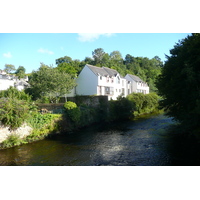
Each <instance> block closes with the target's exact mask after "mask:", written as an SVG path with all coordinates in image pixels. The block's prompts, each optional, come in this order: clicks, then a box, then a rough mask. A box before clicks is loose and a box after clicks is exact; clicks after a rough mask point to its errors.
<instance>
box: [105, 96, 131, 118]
mask: <svg viewBox="0 0 200 200" xmlns="http://www.w3.org/2000/svg"><path fill="white" fill-rule="evenodd" d="M109 108H110V109H109V110H110V114H109V116H110V117H109V118H110V120H123V119H128V118H130V117H131V115H132V112H133V109H134V103H133V102H131V101H130V100H128V99H127V98H124V97H121V96H120V97H118V99H117V100H116V101H114V100H111V101H110V102H109Z"/></svg>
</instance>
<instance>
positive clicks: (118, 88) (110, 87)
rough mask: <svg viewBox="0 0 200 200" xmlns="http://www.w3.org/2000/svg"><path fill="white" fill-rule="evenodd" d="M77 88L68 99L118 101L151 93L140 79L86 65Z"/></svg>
mask: <svg viewBox="0 0 200 200" xmlns="http://www.w3.org/2000/svg"><path fill="white" fill-rule="evenodd" d="M76 83H77V86H76V87H75V88H74V89H73V90H72V91H71V93H69V94H68V95H67V96H68V97H73V96H75V95H103V96H108V100H111V99H113V100H116V99H117V97H118V96H120V95H122V96H124V97H126V96H127V95H128V94H130V93H132V92H135V93H138V92H140V93H144V94H148V93H149V87H148V85H147V83H145V82H144V81H142V80H141V79H140V78H139V77H137V76H135V75H131V74H127V75H126V76H125V77H122V76H121V75H120V74H119V72H118V71H116V70H114V69H110V68H107V67H96V66H93V65H88V64H87V65H85V67H84V68H83V69H82V71H81V72H80V74H79V75H78V77H77V79H76Z"/></svg>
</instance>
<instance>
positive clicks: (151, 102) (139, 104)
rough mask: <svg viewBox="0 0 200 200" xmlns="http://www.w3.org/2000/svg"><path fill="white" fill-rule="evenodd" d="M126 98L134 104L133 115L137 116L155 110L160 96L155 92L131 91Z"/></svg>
mask: <svg viewBox="0 0 200 200" xmlns="http://www.w3.org/2000/svg"><path fill="white" fill-rule="evenodd" d="M127 99H128V100H129V101H130V102H132V103H133V104H134V109H133V115H134V116H137V115H140V114H144V113H151V112H154V111H155V110H157V109H158V106H159V104H158V102H159V99H160V97H159V96H158V95H157V94H155V93H150V94H142V93H132V94H129V95H128V96H127Z"/></svg>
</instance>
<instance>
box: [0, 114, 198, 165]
mask: <svg viewBox="0 0 200 200" xmlns="http://www.w3.org/2000/svg"><path fill="white" fill-rule="evenodd" d="M173 124H174V122H173V120H172V118H167V117H165V116H164V115H149V116H146V117H143V118H140V119H138V120H134V121H129V122H121V123H115V124H111V125H106V126H105V125H104V126H102V125H100V124H99V125H95V126H92V127H89V128H86V129H84V130H80V131H77V132H74V133H71V134H67V133H65V134H61V135H54V136H51V138H47V139H45V140H41V141H38V142H34V143H31V144H26V145H22V146H18V147H14V148H10V149H5V150H1V151H0V165H5V166H7V165H19V166H24V165H25V166H27V165H31V166H43V165H44V166H63V165H66V166H101V165H103V166H109V165H112V166H170V165H172V166H173V165H180V166H181V165H199V164H200V149H199V147H198V146H199V145H198V144H197V143H195V141H193V140H185V139H183V138H182V137H180V136H176V135H177V133H173V132H172V131H169V128H170V127H172V126H173Z"/></svg>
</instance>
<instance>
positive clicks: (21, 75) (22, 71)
mask: <svg viewBox="0 0 200 200" xmlns="http://www.w3.org/2000/svg"><path fill="white" fill-rule="evenodd" d="M25 72H26V69H25V68H24V67H23V66H19V67H18V68H17V70H16V72H15V74H16V75H17V76H18V78H19V79H21V78H24V77H25V76H26V74H25Z"/></svg>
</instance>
